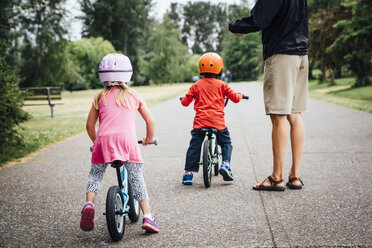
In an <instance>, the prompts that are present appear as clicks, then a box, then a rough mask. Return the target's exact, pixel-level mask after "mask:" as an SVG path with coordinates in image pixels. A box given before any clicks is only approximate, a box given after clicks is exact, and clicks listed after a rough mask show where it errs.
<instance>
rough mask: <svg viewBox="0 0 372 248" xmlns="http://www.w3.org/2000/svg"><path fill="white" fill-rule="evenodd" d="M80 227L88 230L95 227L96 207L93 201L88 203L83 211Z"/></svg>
mask: <svg viewBox="0 0 372 248" xmlns="http://www.w3.org/2000/svg"><path fill="white" fill-rule="evenodd" d="M80 228H81V229H83V230H84V231H86V232H89V231H92V230H93V228H94V207H93V204H92V203H90V202H89V203H87V204H85V206H84V207H83V210H82V211H81V220H80Z"/></svg>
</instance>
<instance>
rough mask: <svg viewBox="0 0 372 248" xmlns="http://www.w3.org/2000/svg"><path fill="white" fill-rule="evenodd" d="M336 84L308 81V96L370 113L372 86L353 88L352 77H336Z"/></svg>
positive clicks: (371, 111)
mask: <svg viewBox="0 0 372 248" xmlns="http://www.w3.org/2000/svg"><path fill="white" fill-rule="evenodd" d="M335 81H336V85H335V86H330V84H329V83H321V84H320V83H318V81H317V80H311V81H309V95H310V97H312V98H314V99H318V100H322V101H326V102H329V103H334V104H338V105H342V106H345V107H348V108H352V109H356V110H360V111H364V112H368V113H372V86H366V87H360V88H353V87H351V86H352V85H353V83H354V81H355V79H354V78H340V79H336V80H335Z"/></svg>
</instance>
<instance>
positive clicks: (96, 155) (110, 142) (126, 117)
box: [92, 87, 144, 164]
mask: <svg viewBox="0 0 372 248" xmlns="http://www.w3.org/2000/svg"><path fill="white" fill-rule="evenodd" d="M118 90H119V89H118V88H117V87H113V88H112V89H111V90H110V92H109V93H108V94H107V95H106V98H105V102H106V105H104V104H103V102H102V99H100V101H99V110H98V111H99V127H98V131H97V138H96V140H95V141H94V144H93V149H92V163H93V164H103V163H109V162H113V161H114V160H121V161H126V162H130V163H142V154H141V149H140V147H139V144H138V143H137V136H136V127H137V115H136V112H137V108H136V106H137V105H136V98H135V97H134V96H132V95H130V94H129V95H128V102H129V103H131V106H132V108H127V107H124V106H123V105H119V106H118V105H117V104H116V101H115V95H116V92H117V91H118ZM136 93H137V92H136ZM137 98H138V100H139V104H138V105H139V106H138V107H141V106H142V105H143V104H144V100H143V99H142V97H141V96H140V95H139V94H138V93H137Z"/></svg>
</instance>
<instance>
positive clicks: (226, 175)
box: [218, 163, 234, 181]
mask: <svg viewBox="0 0 372 248" xmlns="http://www.w3.org/2000/svg"><path fill="white" fill-rule="evenodd" d="M218 172H219V173H220V174H221V175H222V177H223V180H225V181H233V180H234V177H233V175H232V173H231V169H230V166H229V164H228V163H222V164H221V168H220V169H219V171H218Z"/></svg>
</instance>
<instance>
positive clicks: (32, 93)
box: [22, 87, 64, 118]
mask: <svg viewBox="0 0 372 248" xmlns="http://www.w3.org/2000/svg"><path fill="white" fill-rule="evenodd" d="M22 90H26V91H27V92H28V94H27V96H26V97H25V98H24V100H25V101H27V102H25V103H24V104H23V105H24V106H39V105H49V106H50V110H51V117H52V118H53V117H54V113H53V107H54V106H55V105H60V104H64V102H54V100H62V95H61V92H62V90H61V88H60V87H29V88H22ZM45 100H46V101H47V102H42V101H45ZM52 100H53V102H52ZM29 101H39V102H37V103H30V102H29Z"/></svg>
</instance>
